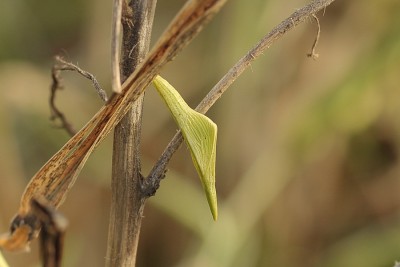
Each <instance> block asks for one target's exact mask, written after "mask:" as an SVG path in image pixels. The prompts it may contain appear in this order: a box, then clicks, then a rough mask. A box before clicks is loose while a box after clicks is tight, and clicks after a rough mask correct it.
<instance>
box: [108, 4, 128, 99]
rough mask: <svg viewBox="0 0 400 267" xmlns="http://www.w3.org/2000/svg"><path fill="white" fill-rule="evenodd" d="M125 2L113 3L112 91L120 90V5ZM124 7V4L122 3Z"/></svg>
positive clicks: (118, 91) (117, 91)
mask: <svg viewBox="0 0 400 267" xmlns="http://www.w3.org/2000/svg"><path fill="white" fill-rule="evenodd" d="M123 3H126V2H125V0H114V5H113V19H112V26H111V27H112V30H111V40H112V41H111V70H112V72H111V73H112V77H111V81H112V82H111V84H112V89H113V92H115V93H120V92H121V75H120V68H119V62H120V56H119V54H120V53H119V52H120V51H119V50H120V43H121V41H120V40H121V18H122V5H123ZM124 6H125V8H126V4H125V5H124Z"/></svg>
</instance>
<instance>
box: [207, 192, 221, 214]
mask: <svg viewBox="0 0 400 267" xmlns="http://www.w3.org/2000/svg"><path fill="white" fill-rule="evenodd" d="M206 195H207V201H208V205H209V206H210V211H211V214H212V217H213V219H214V221H217V219H218V204H217V196H216V194H214V195H213V194H209V192H206Z"/></svg>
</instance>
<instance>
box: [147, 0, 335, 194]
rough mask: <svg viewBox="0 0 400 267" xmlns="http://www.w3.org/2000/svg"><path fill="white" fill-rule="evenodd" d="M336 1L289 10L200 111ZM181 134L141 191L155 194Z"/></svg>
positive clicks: (318, 0)
mask: <svg viewBox="0 0 400 267" xmlns="http://www.w3.org/2000/svg"><path fill="white" fill-rule="evenodd" d="M334 1H335V0H313V1H311V2H310V3H309V4H307V5H306V6H304V7H302V8H300V9H298V10H297V11H295V12H294V13H292V14H291V15H290V16H289V17H288V18H286V19H285V20H283V21H282V22H281V23H280V24H278V25H277V26H276V27H275V28H273V29H272V30H271V31H270V32H269V33H268V34H267V35H265V36H264V37H263V38H262V39H261V40H260V41H259V42H258V43H257V44H256V45H255V46H254V47H253V48H252V49H250V50H249V51H248V52H247V53H246V55H244V56H243V57H242V58H241V59H239V61H238V62H237V63H236V64H235V65H234V66H233V67H232V68H231V69H230V70H229V71H228V72H227V73H226V74H225V75H224V76H223V77H222V79H221V80H220V81H219V82H218V83H217V84H216V85H215V86H214V87H213V88H212V89H211V91H210V92H209V93H208V94H207V95H206V97H205V98H204V99H203V100H202V101H201V102H200V104H199V105H198V106H197V107H196V110H197V111H198V112H201V113H206V112H207V111H208V110H209V109H210V107H211V106H213V105H214V104H215V102H216V101H217V100H218V99H219V98H220V97H221V96H222V94H223V93H225V92H226V90H227V89H228V88H229V86H230V85H231V84H232V83H233V82H234V81H235V80H236V79H237V78H238V77H239V76H240V75H241V74H242V73H243V72H244V71H245V70H246V69H247V68H248V67H249V66H250V64H251V63H252V62H253V61H254V60H255V59H256V58H258V57H259V56H260V55H262V53H263V52H264V51H265V50H266V49H268V48H269V47H271V46H272V44H273V43H274V42H275V41H277V40H279V39H281V38H282V37H283V36H284V35H285V34H286V33H287V32H289V31H290V30H291V29H293V28H294V27H296V26H297V25H299V24H300V23H302V22H304V21H305V20H306V19H307V18H308V17H310V16H313V15H314V14H315V13H317V12H318V11H320V10H322V9H325V8H326V7H327V6H328V5H330V4H331V3H332V2H334ZM182 141H183V137H182V134H181V133H180V132H178V133H176V134H175V136H174V137H173V138H172V139H171V141H170V142H169V144H168V145H167V147H166V148H165V150H164V152H163V153H162V155H161V156H160V158H159V159H158V161H157V162H156V164H155V165H154V167H153V169H152V170H151V171H150V173H149V175H148V176H147V178H146V179H145V180H144V185H143V190H144V192H145V193H146V194H148V196H151V195H154V194H155V192H156V190H157V189H158V187H159V184H160V181H161V179H163V178H164V176H165V171H166V167H167V165H168V162H169V161H170V159H171V158H172V156H173V154H174V153H175V151H176V150H178V148H179V147H180V145H181V144H182Z"/></svg>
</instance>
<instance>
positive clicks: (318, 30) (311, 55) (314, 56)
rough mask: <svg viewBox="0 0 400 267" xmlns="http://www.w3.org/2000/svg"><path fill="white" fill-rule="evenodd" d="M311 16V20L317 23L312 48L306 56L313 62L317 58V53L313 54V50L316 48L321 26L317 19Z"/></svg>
mask: <svg viewBox="0 0 400 267" xmlns="http://www.w3.org/2000/svg"><path fill="white" fill-rule="evenodd" d="M312 16H313V18H314V19H315V21H316V22H317V26H318V29H317V35H316V36H315V40H314V43H313V45H312V47H311V53H309V54H307V56H308V57H311V58H312V59H314V60H317V58H318V57H319V54H318V53H315V48H316V47H317V45H318V41H319V37H320V35H321V25H320V24H319V19H318V17H317V16H316V15H315V14H313V15H312Z"/></svg>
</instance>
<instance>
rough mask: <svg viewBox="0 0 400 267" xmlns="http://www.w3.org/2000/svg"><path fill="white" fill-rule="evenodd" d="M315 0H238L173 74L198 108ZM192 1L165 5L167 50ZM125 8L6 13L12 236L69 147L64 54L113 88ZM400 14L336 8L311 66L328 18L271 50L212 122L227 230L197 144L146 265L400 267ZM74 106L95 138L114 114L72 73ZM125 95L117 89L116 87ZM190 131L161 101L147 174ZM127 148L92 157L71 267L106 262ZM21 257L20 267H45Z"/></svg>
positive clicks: (0, 106) (67, 207) (142, 254)
mask: <svg viewBox="0 0 400 267" xmlns="http://www.w3.org/2000/svg"><path fill="white" fill-rule="evenodd" d="M306 2H307V1H304V0H288V1H278V0H253V1H251V2H249V1H241V0H231V1H228V3H227V5H226V6H225V7H224V9H223V10H222V12H221V13H220V14H219V15H218V16H217V17H216V18H215V19H214V20H213V21H212V22H211V23H210V24H209V25H208V27H207V28H206V29H205V30H204V31H203V32H202V33H201V34H200V36H199V37H198V38H196V39H195V40H194V41H193V43H192V44H191V45H190V46H189V47H188V48H187V49H185V51H184V52H183V53H181V54H180V55H179V56H178V57H177V58H176V60H175V61H174V62H172V63H170V64H168V65H167V66H166V67H165V68H164V70H163V73H162V74H163V76H164V77H165V78H166V79H168V80H169V82H170V83H172V84H173V85H174V86H175V87H176V88H177V89H178V90H179V91H180V92H181V94H182V95H183V96H184V98H185V99H186V100H187V102H188V103H189V104H190V105H191V106H195V105H196V104H197V103H198V102H199V101H200V100H201V99H202V97H203V96H204V95H205V94H206V93H207V92H208V90H210V88H211V87H212V86H213V85H214V84H215V83H216V82H217V81H218V80H219V78H220V77H222V75H223V74H224V73H225V72H226V71H227V70H228V69H229V68H230V66H232V65H233V64H234V63H235V62H236V60H238V59H239V58H240V57H241V56H242V55H244V54H245V53H246V51H247V50H248V49H249V48H250V47H251V46H252V45H253V44H255V43H256V42H257V41H258V40H259V39H260V38H261V37H262V36H263V35H264V34H266V33H267V32H268V31H269V30H270V29H271V28H272V27H273V26H274V25H276V24H278V23H279V22H280V21H281V20H282V19H284V18H285V17H287V16H288V15H289V14H290V13H292V12H293V11H294V10H296V8H299V7H301V6H303V5H304V4H305V3H306ZM183 3H184V1H183V0H179V1H178V0H174V1H173V0H169V1H159V3H158V7H157V12H156V18H155V27H154V31H153V38H152V39H153V42H154V40H156V39H157V37H158V36H159V35H160V34H161V33H162V31H163V29H164V28H165V27H166V25H167V24H168V22H169V21H170V20H171V19H172V17H173V16H174V14H175V13H176V12H177V11H178V9H179V7H180V6H181V5H182V4H183ZM111 7H112V4H111V1H104V2H102V1H95V0H70V1H50V0H42V1H33V0H24V1H21V0H1V1H0V150H1V153H0V230H1V232H6V231H7V229H8V227H9V226H8V224H9V221H10V219H11V218H12V216H13V215H14V214H15V212H16V210H17V208H18V202H19V199H20V196H21V194H22V192H23V189H24V187H25V185H26V184H27V182H28V181H29V178H30V177H31V176H32V175H33V174H34V173H35V172H36V171H37V170H38V169H39V168H40V167H41V166H42V165H43V164H44V163H45V162H46V161H47V159H49V158H50V157H51V155H52V154H54V153H55V152H56V151H57V150H58V149H59V148H60V147H61V146H62V145H63V144H64V143H65V142H66V141H67V140H68V136H67V134H66V133H65V132H64V131H63V130H60V129H58V128H57V124H56V123H54V122H51V121H50V120H49V117H50V112H49V107H48V98H49V85H50V82H51V80H50V69H51V66H52V64H53V60H52V58H53V56H54V55H56V54H60V55H62V56H63V57H64V58H65V59H66V60H68V61H72V62H74V63H77V64H78V65H79V66H80V67H82V68H84V69H85V70H87V71H90V72H91V73H93V74H95V75H96V77H97V78H98V80H99V81H100V83H101V84H102V86H103V87H104V88H106V89H107V90H108V89H109V88H110V52H109V51H110V21H111ZM399 10H400V2H399V1H398V0H380V1H363V0H354V1H339V0H338V1H335V2H334V3H333V4H332V5H331V6H330V7H328V8H327V9H326V11H325V12H324V13H322V12H321V13H320V14H318V17H319V18H320V22H321V27H322V32H321V39H320V42H319V44H318V47H317V53H319V55H320V57H319V59H318V60H316V61H314V60H312V59H310V58H307V56H306V54H307V53H309V51H310V49H311V45H312V43H313V41H314V38H315V35H316V29H317V28H316V24H315V22H314V21H313V20H311V19H310V20H309V21H307V22H306V23H304V24H302V25H300V26H298V27H296V28H295V29H294V30H293V31H292V32H290V33H289V34H287V35H286V36H285V37H284V38H283V39H281V40H280V41H278V42H277V43H276V44H275V45H274V46H273V47H272V48H271V49H269V50H268V51H266V52H265V53H264V56H262V57H260V58H259V59H258V60H257V61H256V62H255V63H253V64H252V66H251V69H250V70H248V71H247V72H246V73H245V74H244V75H243V76H242V77H240V78H239V79H238V80H237V82H236V83H235V84H234V85H233V86H232V87H231V88H230V90H229V91H228V92H227V93H226V94H225V95H224V96H223V97H222V99H221V100H220V101H219V102H218V103H217V104H216V106H215V107H213V108H212V109H211V110H210V112H209V116H210V117H211V118H212V119H213V120H214V121H215V122H216V123H217V124H218V127H219V136H218V151H217V190H218V197H219V210H220V214H219V219H218V221H217V222H213V221H212V217H211V214H210V212H209V210H208V207H207V202H206V199H205V197H204V195H203V192H202V188H201V185H200V183H199V180H198V178H197V175H196V172H195V170H194V167H193V166H192V164H191V159H190V154H189V152H188V150H187V149H186V148H181V149H180V151H179V152H178V153H177V154H176V156H175V157H174V159H173V161H172V163H171V165H170V166H169V171H168V174H167V178H166V179H165V180H164V181H163V182H162V184H161V188H160V189H159V191H158V192H157V194H156V196H155V197H152V198H151V199H150V200H149V201H148V203H147V206H146V209H145V213H144V215H145V217H144V219H143V224H142V234H141V239H140V245H139V251H138V264H137V266H143V267H144V266H179V267H183V266H210V267H214V266H218V267H224V266H238V267H239V266H254V267H256V266H274V267H281V266H282V267H284V266H297V267H303V266H304V267H314V266H318V267H339V266H363V267H369V266H371V267H372V266H374V267H384V266H393V265H394V262H395V261H396V260H400V164H399V163H400V162H399V153H400V120H399V118H400V86H399V84H400V16H398V13H399ZM63 81H64V85H65V90H64V91H62V92H60V94H59V96H58V104H59V105H60V107H61V108H62V110H63V111H64V112H65V113H66V114H67V116H68V117H69V118H70V120H72V121H73V123H74V125H75V126H76V128H79V127H81V126H82V125H83V124H84V123H85V122H86V121H88V120H89V118H90V117H91V116H92V115H93V114H94V113H95V112H96V110H97V109H99V107H100V106H101V105H102V103H101V101H100V100H99V98H98V97H97V96H96V94H95V92H94V90H93V88H92V87H91V85H90V83H89V82H88V81H86V80H84V79H83V78H81V77H78V76H77V75H76V74H71V73H65V74H64V80H63ZM108 92H110V90H108ZM175 131H176V126H175V124H174V123H173V121H172V119H171V117H170V115H169V113H168V111H167V109H166V107H165V106H164V104H163V103H162V101H161V100H160V99H159V97H158V96H157V94H156V93H155V91H154V90H153V89H152V88H149V90H147V93H146V101H145V110H144V125H143V137H142V138H143V145H142V161H143V173H144V174H147V173H148V171H149V169H150V168H151V166H152V164H153V163H154V162H155V160H156V159H157V158H158V156H159V155H160V153H161V151H162V150H163V149H164V147H165V146H166V144H167V143H168V141H169V139H170V138H171V137H172V136H173V134H174V133H175ZM111 150H112V148H111V137H109V138H108V139H107V140H106V141H105V142H104V144H103V145H101V146H100V147H99V148H98V149H97V150H96V152H95V153H94V155H93V156H92V157H91V158H90V159H89V161H88V163H87V165H86V167H85V168H84V170H83V172H82V174H81V175H80V178H79V179H78V181H77V183H76V184H75V186H74V188H73V189H72V191H71V193H70V194H69V197H68V199H67V201H66V202H65V204H64V205H63V206H62V207H61V209H60V210H61V212H62V213H63V214H64V215H65V216H66V217H67V218H68V220H69V227H68V231H67V235H66V244H65V246H66V247H65V251H64V253H65V254H64V255H65V256H64V266H103V265H104V262H105V254H106V248H107V231H108V220H109V218H108V216H109V206H110V174H111ZM37 246H38V245H37V242H34V243H33V244H32V251H31V253H23V254H15V253H6V252H4V253H3V254H4V256H5V258H6V259H7V261H8V262H9V264H10V266H40V262H39V259H38V248H37Z"/></svg>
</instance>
